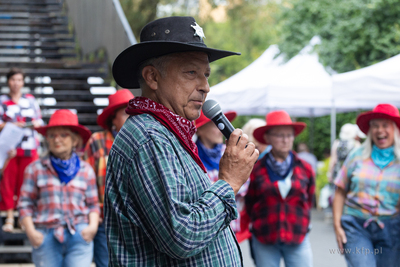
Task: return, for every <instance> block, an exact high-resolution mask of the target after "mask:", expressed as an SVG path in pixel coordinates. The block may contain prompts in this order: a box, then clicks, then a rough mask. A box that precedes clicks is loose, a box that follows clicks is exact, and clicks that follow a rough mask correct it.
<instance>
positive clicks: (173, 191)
mask: <svg viewBox="0 0 400 267" xmlns="http://www.w3.org/2000/svg"><path fill="white" fill-rule="evenodd" d="M104 204H105V226H106V233H107V236H108V250H109V255H110V265H109V266H135V267H140V266H151V267H154V266H223V267H225V266H242V256H241V252H240V248H239V245H238V243H237V241H236V239H235V236H234V234H233V232H232V230H231V229H230V227H229V223H230V222H231V221H232V220H234V219H236V218H237V210H236V204H235V196H234V192H233V190H232V188H231V186H230V185H229V184H228V183H226V182H225V181H222V180H220V181H217V182H216V183H214V184H213V185H211V183H210V179H209V178H208V176H207V174H205V173H204V172H203V171H202V169H201V168H200V167H199V166H198V165H197V164H196V162H195V161H194V160H193V159H192V157H191V156H190V155H189V153H187V152H186V150H185V149H184V148H183V147H182V146H181V144H180V143H179V141H178V139H177V138H176V137H175V135H174V134H173V133H171V132H170V131H169V130H168V129H167V128H165V127H164V126H163V125H161V123H159V122H158V121H157V120H155V119H154V118H153V117H152V116H150V115H148V114H142V115H137V116H131V117H130V118H129V119H128V120H127V122H126V123H125V125H124V127H123V128H122V129H121V131H120V132H119V134H118V135H117V137H116V139H115V141H114V144H113V147H112V149H111V152H110V155H109V159H108V164H107V177H106V190H105V203H104Z"/></svg>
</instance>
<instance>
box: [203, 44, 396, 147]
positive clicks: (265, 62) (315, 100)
mask: <svg viewBox="0 0 400 267" xmlns="http://www.w3.org/2000/svg"><path fill="white" fill-rule="evenodd" d="M318 42H319V38H318V37H314V38H313V39H312V40H311V41H310V44H309V45H308V46H306V47H305V48H304V49H303V50H302V51H301V52H300V53H299V54H298V55H297V56H295V57H293V58H292V59H290V60H289V61H288V62H287V63H284V61H283V58H282V57H281V56H278V57H276V55H278V54H279V49H278V47H277V46H276V45H272V46H270V47H269V48H268V49H267V50H266V51H265V52H264V53H263V54H262V55H261V56H260V57H259V58H258V59H257V60H255V61H254V62H253V63H252V64H250V65H249V66H247V67H246V68H245V69H243V70H242V71H240V72H238V73H237V74H235V75H233V76H232V77H230V78H229V79H227V80H225V81H223V82H221V83H219V84H217V85H215V86H213V87H212V88H211V92H210V93H209V95H208V98H209V99H214V100H216V101H218V102H219V103H220V105H221V107H222V109H223V111H228V110H235V111H236V112H238V114H240V115H265V114H267V113H268V112H270V111H272V110H276V109H285V110H286V111H287V112H289V114H290V115H292V116H297V117H313V116H323V115H327V114H329V113H331V132H332V135H331V138H332V141H333V140H334V139H335V138H336V137H335V132H336V112H346V111H354V110H359V109H372V108H373V107H374V106H376V105H377V104H378V103H384V102H386V103H391V104H394V105H396V106H397V107H400V55H397V56H395V57H392V58H390V59H387V60H384V61H382V62H380V63H377V64H374V65H372V66H369V67H366V68H363V69H359V70H355V71H350V72H347V73H342V74H334V75H332V76H330V75H329V74H328V73H327V72H326V70H325V68H324V67H323V66H322V64H321V63H319V60H318V56H317V54H316V53H312V52H311V51H312V47H313V45H314V44H316V43H318ZM275 57H276V58H275Z"/></svg>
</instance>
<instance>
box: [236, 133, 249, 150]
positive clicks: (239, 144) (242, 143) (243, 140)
mask: <svg viewBox="0 0 400 267" xmlns="http://www.w3.org/2000/svg"><path fill="white" fill-rule="evenodd" d="M248 142H249V136H248V135H247V134H245V133H244V134H242V136H241V137H240V139H239V140H238V142H237V144H236V145H237V147H238V148H239V149H245V148H246V145H247V144H248Z"/></svg>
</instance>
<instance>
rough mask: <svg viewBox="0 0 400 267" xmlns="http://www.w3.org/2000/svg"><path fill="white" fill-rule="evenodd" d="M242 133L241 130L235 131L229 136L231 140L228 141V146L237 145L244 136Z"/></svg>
mask: <svg viewBox="0 0 400 267" xmlns="http://www.w3.org/2000/svg"><path fill="white" fill-rule="evenodd" d="M242 133H243V131H242V130H241V129H235V130H234V131H233V132H232V133H231V135H230V136H229V139H228V140H226V146H232V145H236V144H237V143H238V141H239V139H241V137H240V136H241V135H242Z"/></svg>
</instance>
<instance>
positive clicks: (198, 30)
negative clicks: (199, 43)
mask: <svg viewBox="0 0 400 267" xmlns="http://www.w3.org/2000/svg"><path fill="white" fill-rule="evenodd" d="M194 24H195V25H190V27H192V28H193V29H194V30H195V33H194V36H196V35H197V36H199V37H200V39H203V38H206V36H205V35H204V32H203V29H202V28H201V27H200V26H199V24H197V22H195V23H194Z"/></svg>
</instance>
